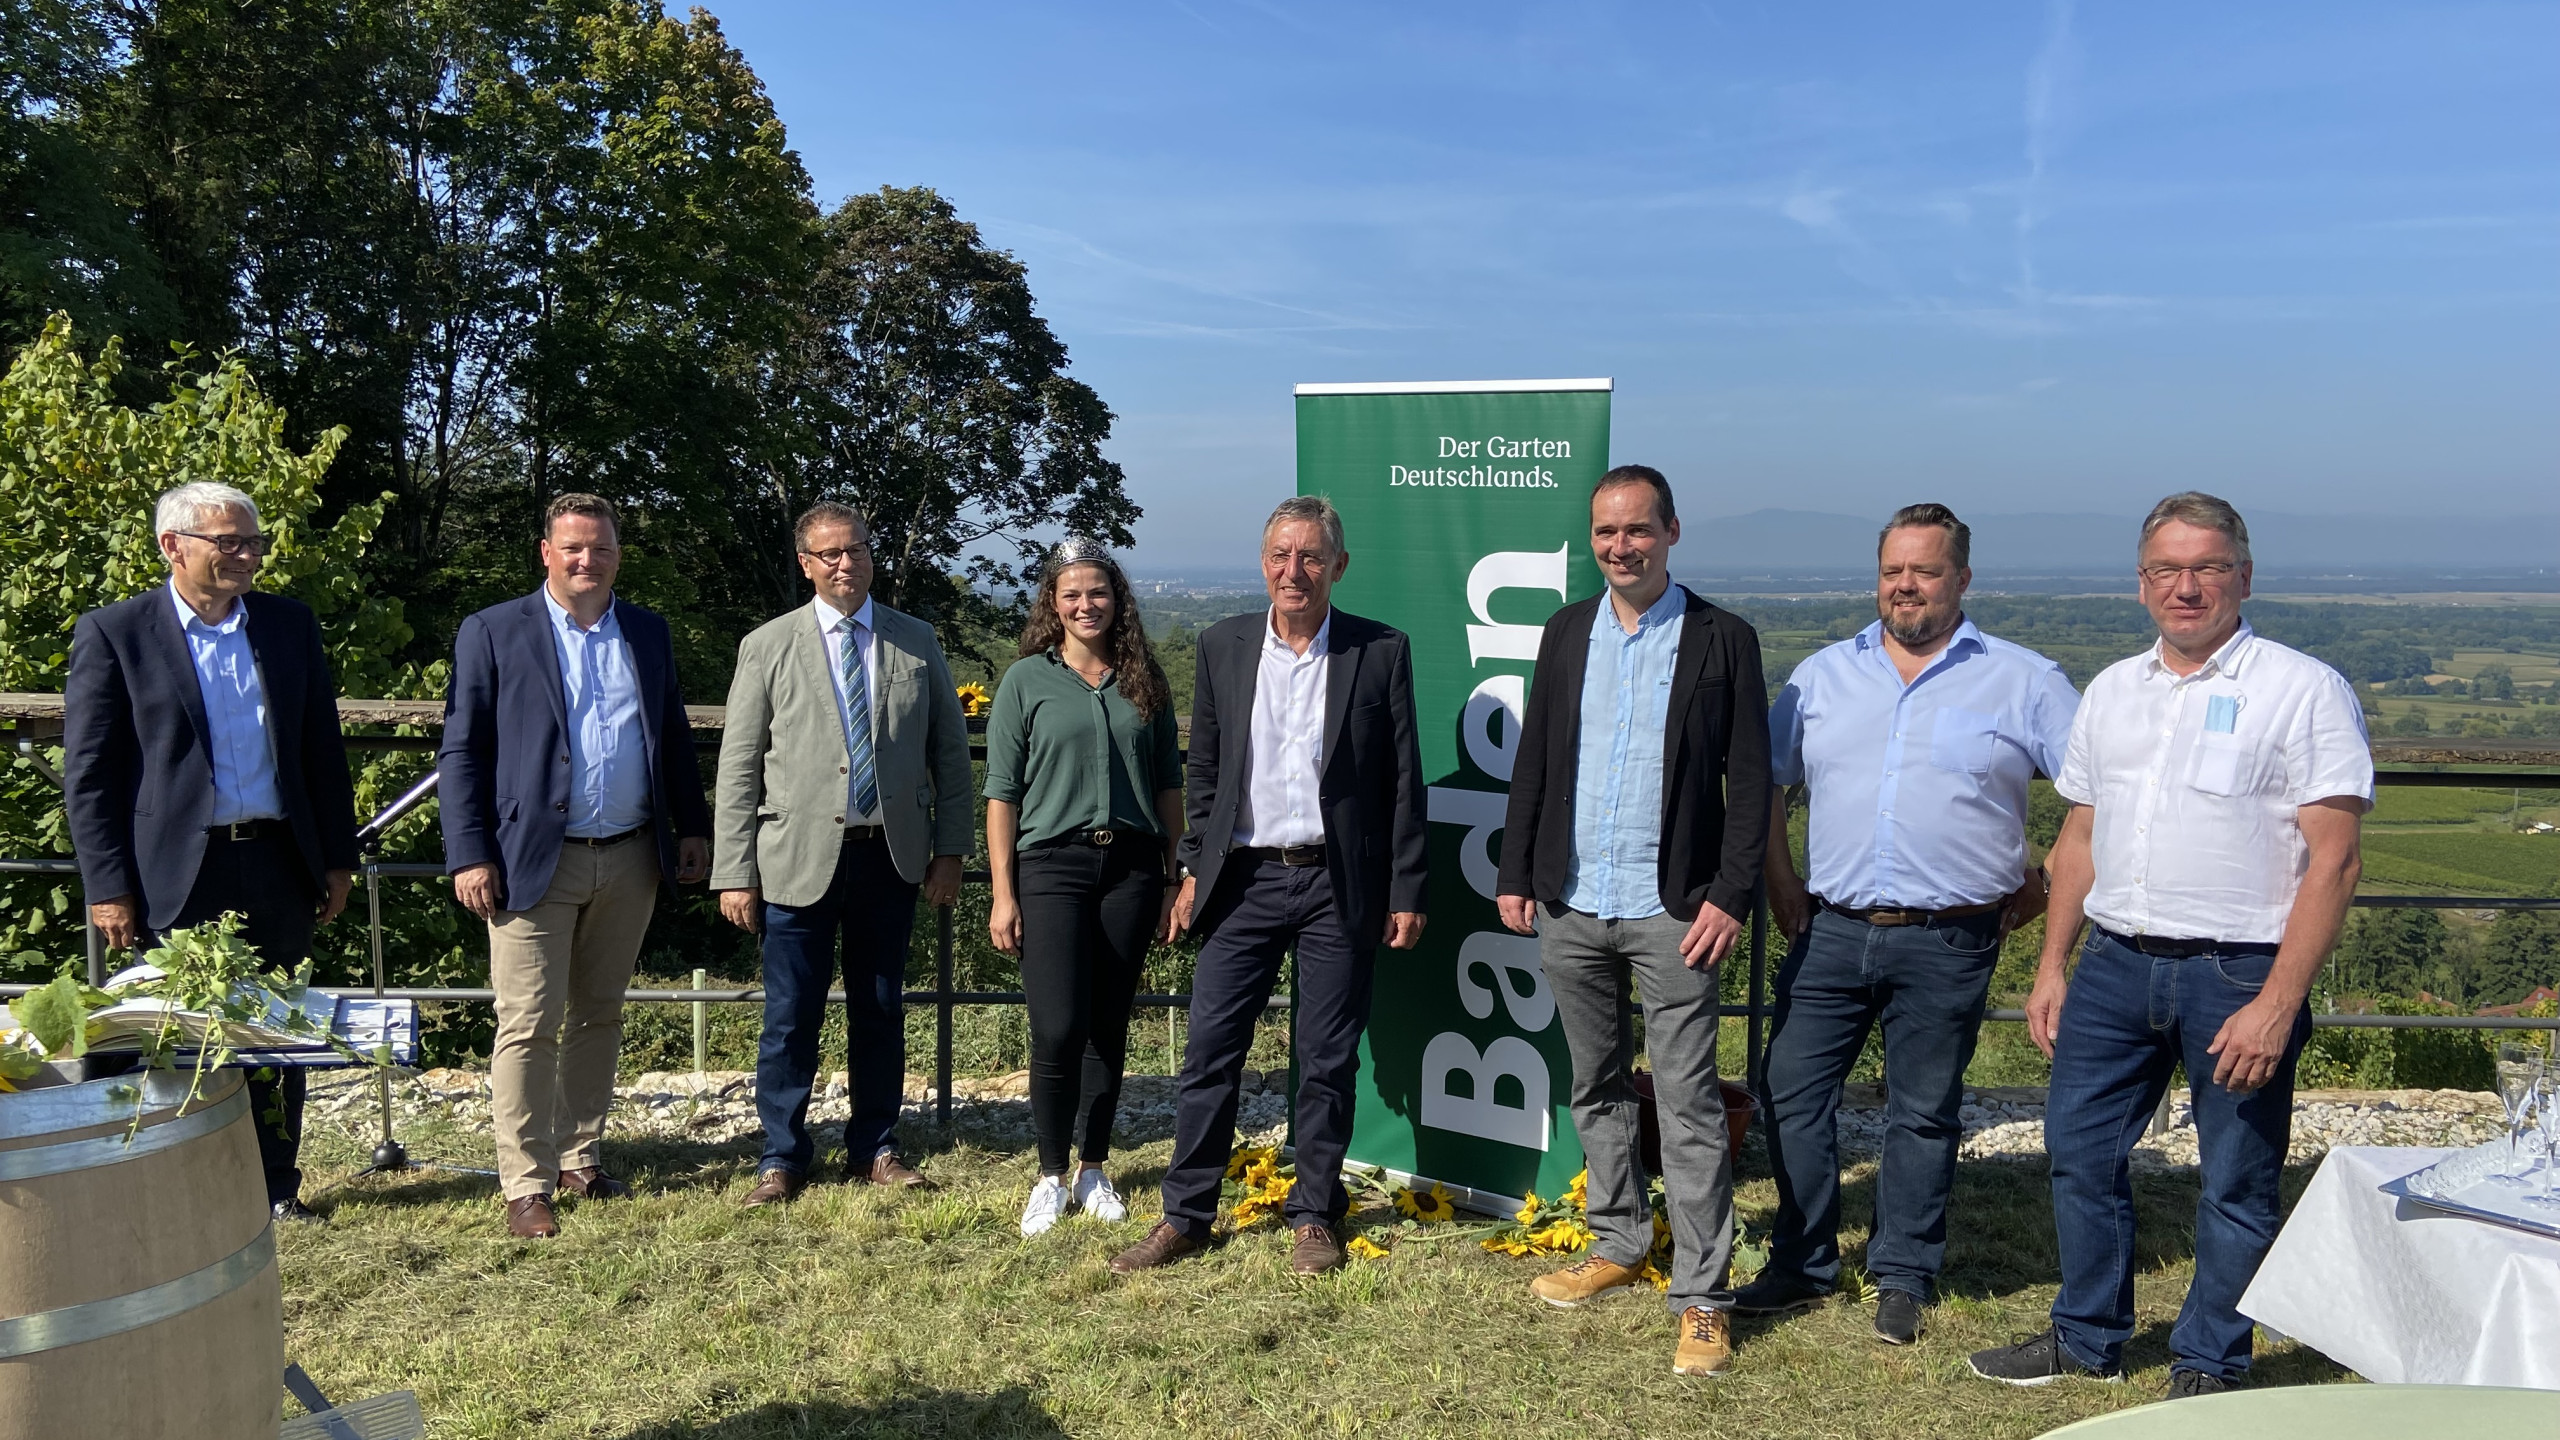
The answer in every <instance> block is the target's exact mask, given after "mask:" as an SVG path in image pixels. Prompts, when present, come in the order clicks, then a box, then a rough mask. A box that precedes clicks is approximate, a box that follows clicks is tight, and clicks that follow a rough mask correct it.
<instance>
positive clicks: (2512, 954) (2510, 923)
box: [2464, 910, 2560, 1005]
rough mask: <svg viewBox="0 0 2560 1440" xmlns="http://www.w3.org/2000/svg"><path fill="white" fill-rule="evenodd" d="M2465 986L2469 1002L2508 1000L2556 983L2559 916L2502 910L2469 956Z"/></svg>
mask: <svg viewBox="0 0 2560 1440" xmlns="http://www.w3.org/2000/svg"><path fill="white" fill-rule="evenodd" d="M2468 972H2469V973H2468V974H2467V975H2466V976H2465V977H2464V978H2465V981H2466V982H2467V983H2466V985H2465V990H2466V991H2467V998H2468V999H2469V1000H2470V1001H2471V1003H2473V1004H2475V1005H2512V1004H2514V1003H2515V1002H2517V1001H2519V1000H2522V999H2523V998H2524V997H2525V996H2527V995H2530V994H2532V993H2533V992H2534V991H2535V990H2536V989H2538V988H2540V987H2541V986H2544V985H2560V916H2555V915H2552V914H2550V913H2548V912H2544V911H2535V910H2504V911H2500V912H2499V914H2498V918H2497V919H2495V920H2493V921H2491V922H2490V923H2489V928H2488V933H2487V934H2486V935H2484V936H2482V937H2481V940H2480V945H2479V949H2478V950H2477V951H2476V952H2475V953H2474V954H2473V956H2472V957H2471V962H2470V965H2469V967H2468Z"/></svg>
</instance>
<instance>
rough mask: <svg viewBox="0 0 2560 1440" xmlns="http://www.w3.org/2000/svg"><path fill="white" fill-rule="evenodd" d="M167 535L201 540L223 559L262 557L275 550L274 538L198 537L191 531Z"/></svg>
mask: <svg viewBox="0 0 2560 1440" xmlns="http://www.w3.org/2000/svg"><path fill="white" fill-rule="evenodd" d="M169 533H170V534H172V535H184V536H186V537H187V538H188V539H190V540H201V541H203V542H204V543H206V544H207V545H210V546H212V547H213V548H214V549H216V550H219V551H221V552H222V553H223V555H224V557H225V558H228V557H230V556H234V555H264V554H266V553H267V552H268V551H270V550H273V549H274V548H276V542H275V540H274V538H273V537H271V536H266V535H200V534H197V533H196V532H195V531H193V530H172V531H170V532H169Z"/></svg>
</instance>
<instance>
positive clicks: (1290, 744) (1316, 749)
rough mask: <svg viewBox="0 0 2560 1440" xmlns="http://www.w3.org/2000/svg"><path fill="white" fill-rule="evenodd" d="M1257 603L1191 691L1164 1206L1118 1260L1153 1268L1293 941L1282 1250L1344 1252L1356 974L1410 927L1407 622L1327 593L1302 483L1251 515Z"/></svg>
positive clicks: (1178, 1247)
mask: <svg viewBox="0 0 2560 1440" xmlns="http://www.w3.org/2000/svg"><path fill="white" fill-rule="evenodd" d="M1262 550H1263V554H1262V575H1263V582H1264V585H1265V587H1266V588H1267V589H1268V590H1269V592H1270V595H1271V608H1270V610H1268V611H1267V612H1265V613H1263V614H1260V615H1239V616H1236V617H1235V618H1233V619H1231V620H1225V621H1221V622H1220V623H1218V624H1216V625H1213V626H1211V627H1210V628H1209V629H1208V630H1207V631H1206V632H1205V633H1204V634H1202V635H1201V637H1200V647H1199V651H1200V659H1199V678H1198V683H1197V685H1196V686H1195V687H1194V690H1193V696H1192V702H1191V762H1190V777H1189V785H1188V791H1189V796H1188V808H1189V812H1190V813H1189V829H1188V831H1187V833H1185V834H1184V836H1183V838H1182V841H1181V843H1180V845H1179V847H1178V848H1177V858H1179V859H1180V860H1181V861H1182V864H1183V866H1184V869H1185V871H1186V874H1185V875H1184V877H1183V881H1182V890H1181V892H1180V894H1178V895H1177V896H1176V897H1175V899H1174V914H1175V916H1176V918H1177V920H1178V921H1179V922H1180V923H1182V924H1183V925H1185V926H1186V927H1188V928H1191V929H1195V930H1197V931H1199V932H1200V934H1201V936H1202V942H1201V946H1200V958H1199V961H1198V963H1197V965H1196V966H1195V967H1194V970H1193V975H1192V982H1191V1043H1190V1047H1189V1049H1188V1050H1187V1051H1186V1053H1185V1054H1184V1056H1183V1060H1182V1082H1181V1087H1180V1098H1179V1102H1178V1107H1179V1108H1178V1110H1177V1112H1176V1118H1175V1121H1174V1145H1173V1163H1172V1165H1171V1166H1170V1167H1169V1168H1168V1169H1167V1170H1166V1172H1165V1177H1164V1220H1163V1222H1162V1223H1161V1224H1159V1225H1157V1226H1156V1228H1155V1229H1154V1230H1153V1231H1152V1232H1150V1233H1149V1234H1148V1236H1147V1238H1146V1239H1144V1240H1142V1241H1140V1242H1139V1243H1138V1244H1137V1245H1135V1246H1133V1247H1132V1248H1130V1249H1129V1250H1127V1251H1125V1252H1123V1253H1122V1254H1121V1255H1119V1256H1118V1257H1117V1258H1115V1259H1113V1260H1112V1262H1111V1268H1112V1269H1114V1270H1116V1271H1119V1272H1122V1273H1124V1274H1125V1273H1127V1272H1130V1271H1133V1270H1144V1269H1148V1268H1151V1267H1153V1266H1157V1265H1163V1264H1167V1263H1170V1262H1172V1261H1175V1260H1179V1259H1181V1258H1182V1257H1184V1256H1186V1255H1189V1254H1192V1253H1193V1252H1195V1251H1197V1250H1200V1249H1201V1248H1203V1247H1204V1246H1206V1245H1207V1244H1208V1241H1209V1233H1210V1227H1211V1225H1212V1224H1213V1223H1214V1222H1215V1221H1216V1219H1217V1214H1218V1186H1219V1183H1220V1182H1221V1181H1222V1180H1223V1179H1225V1177H1226V1169H1227V1160H1228V1157H1229V1156H1230V1155H1231V1154H1232V1153H1233V1152H1234V1148H1235V1125H1236V1106H1237V1101H1238V1098H1239V1091H1238V1082H1239V1081H1240V1080H1241V1079H1242V1074H1243V1069H1244V1059H1245V1053H1246V1051H1248V1050H1249V1049H1251V1048H1252V1044H1253V1026H1254V1022H1255V1021H1256V1020H1257V1019H1259V1018H1260V1017H1261V1015H1262V1011H1263V1006H1264V1004H1265V1003H1266V1002H1267V1001H1268V1000H1269V999H1270V998H1271V988H1272V985H1273V983H1274V982H1275V981H1276V980H1277V979H1278V978H1279V974H1280V961H1281V957H1282V955H1283V953H1284V952H1287V951H1290V950H1293V949H1294V950H1295V951H1296V953H1297V957H1298V980H1297V991H1296V999H1295V1004H1294V1008H1293V1010H1292V1011H1291V1020H1292V1024H1293V1027H1294V1040H1293V1046H1294V1049H1293V1053H1294V1055H1295V1056H1296V1058H1297V1065H1298V1112H1297V1126H1296V1136H1297V1148H1298V1179H1297V1184H1296V1185H1295V1186H1294V1187H1292V1188H1291V1190H1290V1192H1289V1205H1288V1217H1287V1218H1288V1221H1289V1226H1290V1229H1291V1230H1292V1231H1293V1232H1294V1234H1295V1236H1296V1242H1295V1245H1294V1248H1293V1249H1292V1252H1291V1255H1290V1264H1291V1267H1292V1268H1293V1269H1295V1270H1297V1271H1298V1272H1299V1273H1300V1274H1315V1273H1318V1272H1321V1271H1325V1270H1330V1269H1332V1268H1334V1267H1335V1266H1338V1265H1340V1264H1341V1263H1342V1260H1343V1250H1342V1242H1341V1239H1340V1238H1339V1236H1337V1234H1336V1233H1335V1227H1336V1226H1337V1225H1339V1224H1340V1223H1341V1221H1342V1217H1343V1214H1344V1212H1345V1211H1346V1210H1348V1209H1349V1208H1350V1197H1349V1196H1348V1195H1347V1194H1346V1193H1345V1192H1344V1190H1343V1188H1342V1154H1343V1150H1344V1148H1345V1146H1346V1145H1348V1144H1349V1142H1350V1139H1351V1114H1352V1084H1353V1081H1354V1080H1356V1079H1357V1078H1358V1072H1359V1063H1360V1054H1359V1047H1360V1032H1361V1030H1362V1029H1363V1028H1365V1027H1366V1026H1367V1024H1368V1022H1369V982H1370V977H1371V974H1372V971H1373V968H1374V966H1375V963H1376V956H1377V949H1378V945H1379V944H1380V942H1381V941H1383V942H1384V943H1385V944H1386V945H1387V946H1389V947H1390V948H1392V949H1397V950H1410V949H1412V948H1413V947H1414V946H1415V945H1416V944H1418V943H1419V942H1420V941H1421V939H1422V925H1423V913H1422V907H1423V882H1424V878H1425V870H1426V867H1427V863H1428V860H1427V847H1426V846H1425V844H1424V831H1423V825H1424V819H1425V811H1424V801H1423V776H1422V751H1421V745H1420V742H1419V739H1418V737H1417V736H1416V734H1415V732H1414V720H1413V657H1412V653H1411V649H1410V646H1409V645H1408V642H1407V641H1406V639H1405V637H1404V635H1403V633H1402V632H1400V631H1397V630H1394V629H1392V628H1390V627H1388V626H1385V625H1381V624H1379V623H1378V622H1376V621H1374V620H1364V619H1362V618H1361V617H1359V616H1357V615H1351V614H1346V613H1344V612H1342V611H1340V610H1336V609H1333V608H1332V601H1331V595H1332V592H1333V585H1334V582H1335V581H1337V580H1339V579H1341V578H1342V572H1343V570H1344V569H1345V568H1346V567H1348V566H1349V564H1350V563H1351V557H1350V555H1349V553H1348V552H1347V551H1345V549H1344V548H1343V539H1342V517H1341V516H1340V515H1339V514H1337V513H1335V511H1334V508H1333V506H1332V505H1331V504H1330V503H1329V502H1327V501H1325V500H1324V499H1322V498H1320V497H1316V496H1300V497H1297V498H1294V499H1290V500H1286V501H1283V502H1282V503H1281V505H1280V508H1279V509H1278V510H1276V511H1274V512H1273V513H1272V516H1271V520H1270V522H1269V523H1268V524H1267V525H1265V526H1264V527H1263V538H1262Z"/></svg>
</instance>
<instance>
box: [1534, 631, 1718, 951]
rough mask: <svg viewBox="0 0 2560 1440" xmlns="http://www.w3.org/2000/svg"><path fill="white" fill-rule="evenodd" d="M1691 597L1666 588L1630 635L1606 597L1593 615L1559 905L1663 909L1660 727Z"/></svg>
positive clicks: (1628, 915) (1624, 912)
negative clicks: (1569, 853) (1567, 862)
mask: <svg viewBox="0 0 2560 1440" xmlns="http://www.w3.org/2000/svg"><path fill="white" fill-rule="evenodd" d="M1688 608H1689V592H1688V591H1686V590H1684V589H1682V588H1681V587H1680V586H1677V585H1674V586H1672V587H1671V588H1669V589H1667V590H1665V591H1663V592H1662V598H1661V599H1659V600H1656V601H1654V602H1653V604H1652V606H1651V607H1649V608H1648V609H1646V611H1645V612H1644V613H1643V614H1642V615H1640V616H1638V617H1636V629H1635V633H1634V634H1632V635H1630V634H1628V633H1627V632H1626V631H1625V630H1624V629H1622V628H1620V626H1619V624H1618V609H1617V606H1616V605H1615V604H1614V603H1612V602H1611V601H1610V599H1609V597H1608V596H1606V595H1603V596H1601V597H1600V608H1599V609H1598V610H1597V611H1596V612H1594V613H1593V615H1592V617H1591V658H1590V660H1589V662H1588V663H1587V664H1585V665H1584V667H1583V671H1582V740H1581V745H1580V747H1579V749H1578V752H1577V753H1576V755H1575V760H1574V774H1573V868H1572V870H1571V872H1570V873H1571V879H1570V880H1569V881H1568V883H1567V884H1566V885H1565V890H1564V903H1566V904H1567V905H1570V906H1572V907H1573V908H1574V909H1576V910H1579V911H1582V912H1583V913H1584V914H1586V915H1597V916H1599V917H1600V918H1601V919H1603V920H1641V919H1643V918H1644V917H1645V916H1648V915H1659V914H1661V913H1662V909H1663V906H1662V875H1661V865H1660V861H1659V858H1658V857H1659V856H1660V853H1661V850H1662V731H1663V727H1664V725H1665V724H1666V723H1668V721H1669V719H1670V716H1671V670H1672V667H1673V666H1674V665H1676V664H1677V663H1679V660H1680V619H1681V616H1682V615H1683V614H1684V613H1686V612H1687V610H1688Z"/></svg>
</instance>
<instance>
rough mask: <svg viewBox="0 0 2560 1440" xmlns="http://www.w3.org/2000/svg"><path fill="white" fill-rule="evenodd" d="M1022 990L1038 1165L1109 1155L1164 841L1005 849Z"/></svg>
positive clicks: (1063, 1166) (1058, 1171)
mask: <svg viewBox="0 0 2560 1440" xmlns="http://www.w3.org/2000/svg"><path fill="white" fill-rule="evenodd" d="M1014 894H1015V899H1016V901H1017V902H1018V903H1019V904H1020V905H1021V907H1022V993H1023V995H1024V997H1025V998H1026V1000H1027V1001H1028V1002H1029V1009H1030V1012H1031V1131H1032V1134H1033V1135H1034V1136H1036V1137H1037V1138H1038V1141H1039V1146H1040V1173H1041V1174H1043V1175H1064V1174H1065V1173H1067V1152H1068V1150H1069V1149H1070V1148H1071V1147H1072V1148H1074V1149H1075V1151H1076V1155H1077V1158H1078V1159H1081V1160H1083V1161H1085V1162H1086V1163H1087V1164H1093V1165H1099V1164H1101V1163H1102V1161H1103V1160H1104V1159H1105V1158H1106V1157H1108V1156H1109V1155H1110V1154H1111V1122H1112V1120H1113V1118H1114V1117H1116V1116H1117V1115H1118V1114H1119V1113H1120V1075H1121V1072H1122V1070H1124V1069H1125V1068H1126V1067H1127V1064H1128V1059H1129V1002H1130V999H1131V997H1133V996H1135V995H1136V994H1137V993H1138V971H1139V967H1140V966H1142V965H1143V964H1145V962H1146V958H1147V944H1148V942H1149V941H1150V940H1152V939H1153V938H1154V936H1155V928H1156V918H1157V916H1158V915H1159V914H1161V913H1162V910H1163V904H1162V902H1163V900H1164V845H1163V843H1162V842H1160V841H1157V840H1155V839H1153V838H1152V837H1148V836H1140V837H1138V838H1137V839H1134V840H1132V839H1127V838H1123V839H1121V840H1120V841H1119V842H1118V843H1116V844H1111V845H1081V844H1069V845H1044V846H1040V847H1038V848H1036V849H1031V850H1024V851H1020V852H1018V853H1017V854H1016V855H1015V856H1014Z"/></svg>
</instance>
